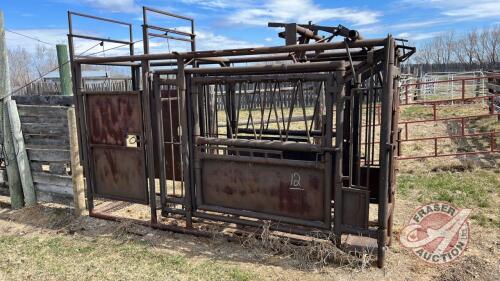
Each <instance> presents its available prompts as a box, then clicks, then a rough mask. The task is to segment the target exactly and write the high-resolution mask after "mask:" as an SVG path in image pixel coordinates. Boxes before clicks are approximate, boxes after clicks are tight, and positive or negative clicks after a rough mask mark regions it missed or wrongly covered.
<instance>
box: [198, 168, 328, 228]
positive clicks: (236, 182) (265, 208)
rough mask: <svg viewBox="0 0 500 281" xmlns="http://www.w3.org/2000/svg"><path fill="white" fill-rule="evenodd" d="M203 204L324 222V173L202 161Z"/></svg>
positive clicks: (303, 169) (301, 169)
mask: <svg viewBox="0 0 500 281" xmlns="http://www.w3.org/2000/svg"><path fill="white" fill-rule="evenodd" d="M201 170H202V174H201V177H202V179H201V182H202V183H203V186H202V196H203V205H212V206H221V207H226V208H232V209H238V210H245V211H253V212H258V213H261V214H271V215H275V216H283V217H290V218H296V219H303V220H309V221H324V219H325V214H324V210H325V209H324V171H323V170H322V169H314V168H303V167H292V166H285V165H276V164H272V165H271V164H262V163H245V162H236V161H231V160H219V159H203V160H202V167H201Z"/></svg>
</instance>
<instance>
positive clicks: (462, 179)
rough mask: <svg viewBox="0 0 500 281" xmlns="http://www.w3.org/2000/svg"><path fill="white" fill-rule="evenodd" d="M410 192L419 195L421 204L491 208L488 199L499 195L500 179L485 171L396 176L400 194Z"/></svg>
mask: <svg viewBox="0 0 500 281" xmlns="http://www.w3.org/2000/svg"><path fill="white" fill-rule="evenodd" d="M411 190H415V191H418V192H419V196H418V200H419V201H420V202H422V203H428V202H430V201H435V200H440V201H446V202H450V203H453V204H456V205H457V206H459V207H481V208H484V207H490V206H491V204H492V203H493V202H492V195H493V194H494V193H498V192H499V191H500V179H499V175H498V174H497V173H495V172H494V171H489V170H475V171H464V172H461V173H455V172H435V173H421V174H400V175H399V176H398V191H399V192H400V194H402V195H407V194H408V192H410V191H411Z"/></svg>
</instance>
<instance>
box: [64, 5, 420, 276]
mask: <svg viewBox="0 0 500 281" xmlns="http://www.w3.org/2000/svg"><path fill="white" fill-rule="evenodd" d="M150 12H153V13H156V14H159V15H162V16H169V17H176V18H179V19H182V20H188V21H190V22H191V31H190V32H187V31H184V30H182V31H181V30H180V29H176V28H172V27H160V26H156V25H152V24H150V23H148V21H147V18H148V17H147V14H148V13H150ZM73 14H74V13H73ZM270 26H274V27H284V28H285V31H284V32H281V33H280V37H282V38H285V40H286V43H287V45H285V46H275V47H261V48H250V49H231V50H214V51H196V50H195V33H194V21H193V20H192V19H190V18H187V17H183V16H178V15H174V14H171V13H167V12H163V11H159V10H156V9H151V8H144V24H143V44H144V50H145V53H144V54H143V55H134V54H133V53H130V54H129V55H127V56H115V57H109V56H108V57H76V56H75V55H74V54H73V55H72V67H73V80H74V87H75V96H76V100H77V103H76V104H77V109H78V116H79V129H80V131H79V132H80V141H81V144H82V145H81V151H82V156H83V159H84V164H85V173H86V177H87V183H88V187H87V191H88V192H87V199H88V201H89V205H88V206H89V211H90V215H92V216H97V217H104V218H110V216H109V215H106V214H103V212H100V211H99V210H97V209H95V208H94V200H96V199H97V198H106V199H112V200H122V201H128V202H138V203H143V204H147V205H149V206H150V208H151V225H152V226H154V227H160V228H166V229H170V230H174V231H181V232H190V231H195V230H192V229H193V220H194V218H196V221H198V220H201V219H205V220H214V221H222V222H227V223H236V224H240V225H248V226H252V227H260V226H262V225H263V224H264V222H265V221H271V228H272V229H274V230H279V231H283V232H289V233H296V234H302V235H308V234H310V233H312V232H315V233H323V234H325V237H332V236H331V235H330V234H331V233H333V234H334V237H335V238H334V240H335V241H334V242H335V243H337V245H339V246H340V245H341V243H342V242H343V241H344V240H342V239H343V238H345V237H346V235H349V234H353V235H361V236H363V237H365V238H366V239H367V240H366V241H368V242H366V244H370V241H373V242H374V243H373V244H375V245H377V250H378V261H379V266H382V265H383V260H384V254H385V251H386V250H385V249H386V248H385V246H387V245H388V244H390V242H391V239H392V231H391V227H392V217H393V213H394V202H395V200H394V192H395V185H394V170H395V165H396V163H395V156H396V155H397V147H398V146H397V141H398V130H397V120H398V113H397V110H396V109H397V106H398V102H399V97H398V75H399V64H400V63H401V62H402V61H404V60H405V59H407V58H408V57H409V56H410V55H411V54H412V53H413V52H414V51H415V49H414V48H412V47H408V46H404V45H399V44H398V43H397V42H398V41H397V40H396V39H394V38H393V37H392V36H390V35H389V36H387V37H386V38H382V39H363V38H362V37H361V36H360V35H359V33H358V32H357V31H355V30H349V29H347V28H346V27H344V26H338V27H326V26H318V25H314V24H311V23H309V24H294V23H293V24H282V23H270ZM151 30H154V31H156V32H158V31H160V32H163V34H158V33H155V34H153V33H151V32H150V31H151ZM324 33H326V35H322V34H324ZM171 34H174V35H175V36H173V35H171ZM72 36H75V35H74V34H72V33H71V32H70V35H69V37H70V40H71V39H72ZM150 37H155V38H164V39H182V40H183V41H186V42H188V43H190V48H191V51H190V52H172V53H155V54H150V50H149V38H150ZM338 37H340V38H341V40H340V41H334V39H335V38H338ZM131 38H132V37H131ZM131 41H132V39H131ZM311 41H314V43H311ZM131 50H132V49H131ZM72 52H73V49H72ZM242 64H244V65H242ZM83 65H114V66H126V67H130V68H131V70H132V71H131V73H132V75H133V76H132V78H133V79H135V82H134V85H135V86H134V88H133V90H132V91H114V90H103V91H101V90H99V91H94V92H92V91H89V90H83V85H82V79H81V69H82V66H83ZM202 66H203V67H202ZM139 71H140V73H141V74H139ZM139 78H140V79H139ZM139 85H140V86H139ZM131 138H133V139H134V140H137V141H136V142H134V145H130V139H131ZM157 211H160V212H161V215H162V216H175V217H178V215H180V216H182V217H184V218H185V221H186V226H185V227H173V226H169V225H165V224H162V223H159V222H158V221H157ZM371 213H372V214H371ZM190 229H191V230H190Z"/></svg>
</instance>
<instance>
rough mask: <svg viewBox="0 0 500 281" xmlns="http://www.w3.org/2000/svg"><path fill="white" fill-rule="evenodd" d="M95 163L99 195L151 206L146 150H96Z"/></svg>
mask: <svg viewBox="0 0 500 281" xmlns="http://www.w3.org/2000/svg"><path fill="white" fill-rule="evenodd" d="M92 160H93V163H92V164H93V166H94V179H95V187H94V189H95V190H94V193H95V194H96V195H98V196H102V197H105V198H109V199H116V200H124V201H130V202H136V203H143V204H148V192H147V188H146V187H147V184H146V169H145V163H144V152H143V151H142V150H140V149H137V148H122V149H120V148H107V147H94V148H93V149H92Z"/></svg>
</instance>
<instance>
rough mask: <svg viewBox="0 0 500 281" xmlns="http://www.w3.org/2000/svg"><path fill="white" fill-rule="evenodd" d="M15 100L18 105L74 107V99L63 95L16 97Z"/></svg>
mask: <svg viewBox="0 0 500 281" xmlns="http://www.w3.org/2000/svg"><path fill="white" fill-rule="evenodd" d="M12 99H13V100H15V101H16V102H17V105H18V106H19V105H58V106H72V105H73V97H72V96H63V95H45V96H41V95H36V96H14V97H12Z"/></svg>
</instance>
